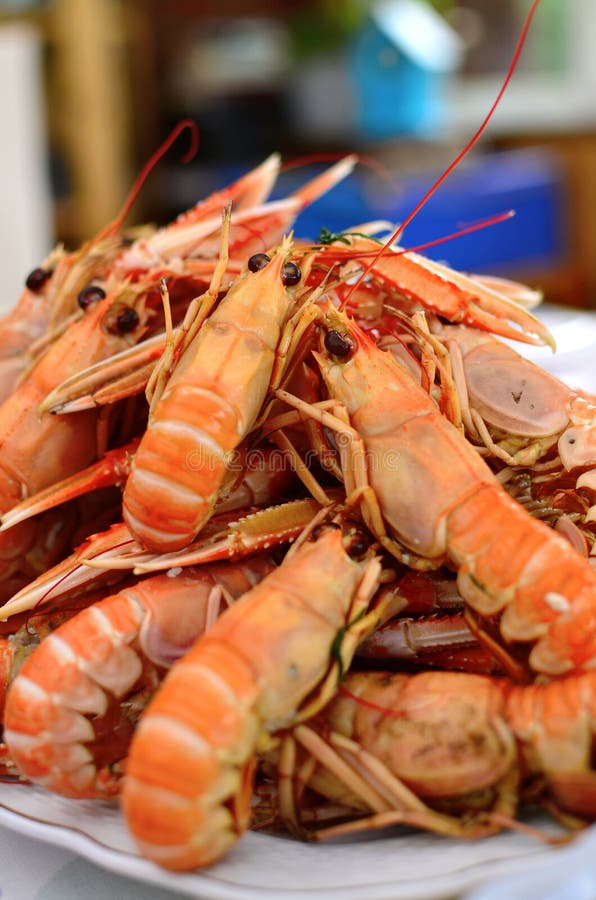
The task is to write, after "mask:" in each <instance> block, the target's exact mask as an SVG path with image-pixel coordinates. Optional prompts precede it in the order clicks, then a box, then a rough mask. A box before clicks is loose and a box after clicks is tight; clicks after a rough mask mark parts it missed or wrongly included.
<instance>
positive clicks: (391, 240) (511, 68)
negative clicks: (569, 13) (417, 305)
mask: <svg viewBox="0 0 596 900" xmlns="http://www.w3.org/2000/svg"><path fill="white" fill-rule="evenodd" d="M539 5H540V0H533V3H532V5H531V7H530V11H529V12H528V15H527V16H526V20H525V22H524V25H523V28H522V31H521V34H520V36H519V38H518V41H517V45H516V47H515V50H514V53H513V57H512V59H511V63H510V64H509V68H508V69H507V74H506V75H505V78H504V80H503V83H502V85H501V87H500V89H499V92H498V94H497V96H496V97H495V100H494V102H493V104H492V106H491V108H490V109H489V111H488V112H487V114H486V116H485V117H484V119H483V121H482V123H481V125H480V126H479V128H478V129H477V130H476V132H475V133H474V134H473V135H472V137H471V138H470V140H469V141H468V143H467V144H466V145H465V147H464V148H463V150H461V151H460V152H459V153H458V154H457V156H456V157H455V159H454V160H453V162H452V163H451V164H450V165H449V166H448V167H447V168H446V169H445V171H444V172H443V174H442V175H441V176H440V177H439V178H437V180H436V181H435V183H434V184H433V185H432V186H431V187H430V188H429V189H428V191H427V192H426V194H425V195H424V196H423V197H422V199H421V200H419V202H418V203H417V204H416V206H415V207H414V209H413V210H412V212H411V213H409V215H407V216H406V218H405V219H404V221H403V222H402V223H401V225H400V226H399V228H397V229H396V230H395V231H394V232H393V234H392V235H391V237H390V238H389V240H388V241H386V242H385V244H384V245H383V246H382V247H381V248H380V250H379V251H378V253H377V254H376V255H375V256H374V257H373V258H372V260H371V261H370V263H369V264H368V266H366V268H365V269H364V271H363V272H362V274H361V275H360V276H359V278H358V280H357V281H356V282H355V283H354V284H353V285H352V288H351V289H350V291H349V293H348V294H347V296H346V298H345V299H344V303H343V304H342V306H343V305H344V304H345V303H346V302H347V300H348V299H349V297H350V296H351V295H352V293H353V292H354V291H355V290H356V288H357V287H358V286H359V285H360V283H361V282H362V281H363V279H364V278H365V277H366V275H367V274H368V273H369V272H370V270H371V269H372V268H373V266H374V264H375V263H376V262H377V260H378V259H380V258H381V256H382V255H383V253H385V251H386V250H387V248H388V247H390V246H391V244H393V243H394V242H395V241H396V240H397V239H398V237H399V236H400V235H401V234H402V232H403V231H404V229H405V228H406V227H407V226H408V225H409V224H410V222H411V221H412V219H413V218H414V216H416V215H417V214H418V213H419V211H420V210H421V209H422V207H423V206H424V205H425V203H426V202H427V201H428V200H429V199H430V197H432V195H433V194H434V193H435V191H436V190H437V188H439V187H440V186H441V184H442V183H443V182H444V181H445V179H446V178H447V176H448V175H450V174H451V172H452V171H453V170H454V169H455V167H456V166H458V165H459V164H460V162H461V161H462V159H463V158H464V156H466V154H467V153H469V151H470V150H471V149H472V147H473V146H474V144H475V143H476V142H477V141H478V139H479V137H480V136H481V135H482V132H483V131H484V130H485V128H486V126H487V125H488V123H489V122H490V120H491V119H492V117H493V114H494V112H495V110H496V108H497V106H498V105H499V103H500V102H501V97H502V96H503V94H504V93H505V91H506V89H507V85H508V84H509V82H510V81H511V77H512V75H513V73H514V71H515V69H516V66H517V63H518V60H519V57H520V55H521V52H522V49H523V46H524V44H525V42H526V38H527V36H528V31H529V30H530V25H531V24H532V19H533V18H534V13H535V12H536V10H537V9H538V6H539Z"/></svg>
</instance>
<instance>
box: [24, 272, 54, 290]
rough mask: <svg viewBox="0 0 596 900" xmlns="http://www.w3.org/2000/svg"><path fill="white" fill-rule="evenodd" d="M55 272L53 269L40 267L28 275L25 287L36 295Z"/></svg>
mask: <svg viewBox="0 0 596 900" xmlns="http://www.w3.org/2000/svg"><path fill="white" fill-rule="evenodd" d="M53 271H54V270H53V269H42V267H41V266H38V267H37V268H36V269H33V271H32V272H29V274H28V275H27V279H26V281H25V287H26V288H27V290H29V291H32V292H33V293H34V294H36V293H37V292H38V291H40V290H41V289H42V287H43V286H44V284H45V283H46V281H47V280H48V278H49V277H50V275H51V274H52V272H53Z"/></svg>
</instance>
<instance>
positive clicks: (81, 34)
mask: <svg viewBox="0 0 596 900" xmlns="http://www.w3.org/2000/svg"><path fill="white" fill-rule="evenodd" d="M529 6H530V0H500V2H498V3H495V2H493V0H462V2H457V0H433V2H430V0H377V2H375V0H341V2H338V0H285V2H277V3H276V2H273V0H268V2H266V0H163V2H162V0H46V2H32V0H0V121H1V122H2V140H1V141H0V197H1V198H2V206H1V207H0V266H1V270H2V275H3V277H2V287H1V290H0V309H3V308H8V307H9V306H10V305H12V303H13V302H14V301H15V300H16V298H17V296H18V294H19V292H20V290H21V287H22V285H23V282H24V279H25V277H26V275H27V274H28V272H29V271H30V270H31V269H32V268H34V267H35V266H37V265H38V264H39V263H40V262H41V260H42V259H43V257H44V256H45V255H46V254H47V252H48V251H49V249H50V248H51V247H52V246H53V245H54V244H55V243H56V242H59V241H60V242H63V243H65V244H66V245H67V246H68V247H74V246H76V245H78V244H79V243H81V242H82V241H83V240H85V239H86V238H88V237H90V236H91V235H92V234H93V233H94V232H96V231H97V230H98V229H100V228H101V227H102V226H104V225H105V224H106V223H107V222H108V221H109V220H110V219H111V218H113V217H114V216H115V215H116V213H117V211H118V209H119V208H120V205H121V203H122V202H123V200H124V197H125V196H126V194H127V191H128V189H129V188H130V186H131V184H132V182H133V181H134V178H135V176H136V174H137V172H138V171H139V170H140V169H141V167H142V165H143V163H144V162H145V161H146V160H147V159H148V158H149V156H150V155H151V154H152V153H153V151H154V150H155V149H156V147H157V146H158V145H159V143H160V142H161V141H162V140H163V139H164V138H165V137H166V136H167V134H168V133H169V131H170V130H171V129H172V128H173V127H174V126H175V125H176V123H177V122H179V121H180V120H181V119H183V118H186V117H190V118H192V119H194V120H195V121H196V122H197V124H198V127H199V130H200V147H199V151H198V153H197V155H196V157H195V159H194V160H193V161H192V162H191V163H188V164H186V165H183V164H182V163H181V162H180V157H181V156H182V155H183V153H184V151H185V149H187V146H188V145H187V139H186V138H185V137H181V138H180V140H179V141H178V142H177V143H176V145H175V146H174V147H173V148H172V150H171V151H169V152H168V153H167V155H166V156H165V158H164V160H163V161H162V162H160V163H159V165H158V166H157V167H156V169H155V171H154V172H153V173H152V174H151V176H150V177H149V179H148V181H147V184H146V185H145V187H144V188H143V190H142V191H141V194H140V196H139V198H138V200H137V202H136V204H135V206H134V208H133V210H132V211H131V213H130V215H129V218H128V220H127V222H128V223H130V224H134V223H138V222H143V221H153V222H157V223H159V224H163V223H165V222H167V221H168V220H169V219H171V218H172V217H173V216H175V215H176V214H178V213H179V212H181V211H182V210H183V209H186V208H187V207H189V206H191V205H193V204H194V203H195V202H196V201H197V200H198V199H199V198H200V197H202V196H204V195H205V194H207V193H209V192H210V191H211V190H213V189H214V188H216V187H219V186H222V185H223V184H224V183H226V182H228V181H229V180H231V179H232V178H234V177H236V176H237V175H238V174H241V173H242V172H244V171H246V170H247V169H248V168H249V167H251V166H252V165H254V164H255V163H257V162H259V161H261V160H262V159H264V158H265V157H266V156H267V155H269V154H270V153H271V152H272V151H273V150H279V151H280V152H281V153H282V154H283V157H284V159H285V160H290V159H293V158H297V157H303V156H304V155H307V154H308V155H310V154H315V155H321V156H323V155H327V154H328V155H330V156H331V157H335V156H336V155H337V156H339V155H341V154H344V153H347V152H352V151H356V152H360V153H362V154H365V155H366V157H367V158H368V159H370V160H371V165H363V166H360V167H359V168H358V170H357V171H356V174H355V175H354V176H353V177H352V178H351V179H350V180H349V181H348V182H346V183H345V184H343V185H340V186H338V187H336V188H335V189H334V190H333V192H332V193H331V194H329V195H328V197H326V198H322V199H321V200H319V201H318V202H317V203H316V204H315V205H314V206H313V207H312V208H311V209H310V210H308V211H306V212H305V213H304V214H303V216H302V217H301V219H300V220H299V224H298V227H297V232H298V233H299V234H300V235H302V236H305V237H312V238H316V236H317V235H318V233H319V230H320V228H321V227H322V226H325V227H327V228H330V229H332V230H342V229H344V230H345V229H347V228H349V227H350V226H352V225H355V224H357V223H361V222H364V221H367V220H369V219H372V218H379V217H382V218H388V219H390V220H392V221H395V222H399V221H400V220H402V219H403V218H404V217H405V216H406V214H407V213H408V212H409V210H410V209H411V208H412V207H413V206H414V205H415V203H416V202H417V200H418V199H419V198H420V197H421V196H422V194H423V193H424V191H425V189H426V188H427V187H428V186H429V185H430V183H431V182H432V180H433V178H434V177H435V176H436V175H437V174H438V173H439V172H440V171H441V170H442V169H443V168H445V167H446V166H447V165H448V164H449V163H450V162H451V161H452V159H453V158H454V157H455V155H456V154H457V152H458V151H459V150H460V149H461V148H462V147H463V146H464V145H465V143H466V142H467V140H468V139H469V138H470V137H471V135H472V134H473V133H474V132H475V130H476V129H477V127H478V126H479V124H480V122H481V121H482V119H483V118H484V116H485V115H486V113H487V112H488V110H489V108H490V105H491V103H492V102H493V100H494V98H495V96H496V93H497V91H498V88H499V86H500V83H501V81H502V79H503V77H504V74H505V72H506V70H507V67H508V65H509V62H510V60H511V56H512V53H513V49H514V46H515V43H516V40H517V38H518V36H519V34H520V31H521V28H522V24H523V20H524V17H525V15H526V13H527V11H528V9H529ZM593 12H594V10H593V3H592V2H591V0H565V2H561V0H542V4H541V6H540V8H539V10H538V13H537V15H536V17H535V19H534V23H533V26H532V30H531V32H530V35H529V38H528V43H527V45H526V47H525V49H524V52H523V55H522V58H521V61H520V64H519V67H518V70H517V71H516V73H515V75H514V77H513V80H512V82H511V84H510V86H509V88H508V91H507V93H506V94H505V96H504V98H503V100H502V103H501V105H500V107H499V109H498V111H497V113H496V114H495V117H494V119H493V120H492V122H491V124H490V126H489V128H488V130H487V132H486V133H485V134H484V135H483V137H482V139H481V140H480V142H479V144H478V145H477V147H476V148H475V149H474V151H473V152H472V153H471V154H470V156H469V157H467V158H466V160H465V161H464V163H462V165H461V166H460V167H459V168H458V170H457V172H455V173H454V174H453V175H451V176H450V178H449V179H448V181H446V182H445V184H444V185H443V186H442V187H441V188H440V190H439V191H438V192H437V194H436V195H435V196H434V197H433V199H432V200H431V201H430V202H429V203H428V205H427V206H426V207H425V208H424V210H423V211H422V212H421V213H420V214H419V216H418V217H417V219H416V220H415V222H414V223H412V225H411V226H410V227H408V229H407V231H406V233H405V235H404V238H403V243H404V245H405V246H411V247H413V246H417V245H419V244H422V243H424V242H426V241H430V240H433V239H436V238H439V237H441V236H443V235H446V234H449V233H451V232H453V231H455V230H457V229H460V228H462V227H464V226H466V225H468V224H470V223H473V222H475V221H478V220H480V219H482V218H484V217H487V216H491V215H493V214H497V213H501V212H504V211H505V210H508V209H515V211H516V216H515V217H514V218H513V219H511V220H510V221H508V222H505V223H502V224H498V225H495V226H493V227H491V228H489V229H486V230H484V231H480V232H476V233H474V234H472V235H469V236H467V237H462V238H458V239H457V240H454V241H452V242H450V243H446V244H442V245H439V246H437V247H435V248H433V249H432V250H429V251H427V252H428V253H429V255H433V256H434V257H435V258H438V259H441V260H446V261H447V262H449V263H451V264H452V265H454V266H456V267H459V268H462V269H464V270H466V271H472V272H474V271H475V272H480V271H485V272H494V273H496V274H501V275H509V276H511V277H516V278H520V279H523V280H526V281H528V282H530V283H531V284H532V285H540V286H542V287H543V288H544V290H545V292H546V294H547V297H548V299H550V300H552V301H554V302H560V303H564V304H569V305H575V306H581V307H587V308H595V307H596V217H595V213H594V211H595V210H596V54H594V52H593V48H594V46H595V45H596V17H595V16H594V14H593ZM373 164H374V165H373ZM376 164H378V165H380V166H382V167H383V169H384V170H385V171H387V172H390V173H391V176H392V178H393V182H392V183H391V184H390V183H389V182H388V180H387V179H386V178H385V177H383V176H382V175H380V174H379V171H378V170H377V168H376ZM311 168H312V165H311V166H310V167H308V168H307V169H306V170H305V169H304V168H299V169H293V170H290V171H288V172H287V173H286V175H284V176H283V177H282V179H281V180H280V183H279V186H278V188H277V194H278V195H280V194H284V193H286V192H287V191H288V190H290V189H291V188H292V187H293V186H294V185H295V184H296V183H299V182H300V181H302V180H305V179H306V178H307V176H308V175H309V174H310V171H311Z"/></svg>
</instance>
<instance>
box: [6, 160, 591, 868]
mask: <svg viewBox="0 0 596 900" xmlns="http://www.w3.org/2000/svg"><path fill="white" fill-rule="evenodd" d="M354 163H355V159H353V158H348V159H345V160H342V161H340V162H339V163H337V164H336V165H334V166H331V167H330V168H329V169H327V170H326V171H325V172H324V173H323V174H322V175H321V176H319V177H317V178H316V179H314V180H313V181H311V182H308V183H307V184H305V185H304V186H303V187H302V188H301V189H300V190H298V191H297V192H296V193H295V194H293V195H291V196H290V197H288V198H286V199H284V200H278V201H271V200H268V196H269V193H270V191H271V189H272V186H273V183H274V181H275V178H276V175H277V171H278V168H279V158H278V157H277V156H272V157H271V158H270V159H268V160H266V161H265V163H263V164H262V165H261V166H259V167H258V168H257V169H255V170H254V171H252V172H250V173H248V174H247V175H246V176H244V177H242V178H241V179H240V180H239V181H237V182H236V183H234V184H233V185H231V186H230V187H229V188H227V189H225V190H223V191H220V192H218V193H216V194H214V195H212V196H211V197H209V198H207V199H206V200H203V201H202V202H200V203H198V204H197V205H196V206H195V207H194V208H193V209H191V210H190V211H189V212H187V213H185V214H184V215H182V216H180V217H179V218H178V219H177V220H176V221H175V222H174V223H172V224H171V225H169V226H166V227H163V228H159V229H151V228H146V229H143V230H142V231H141V232H139V233H136V234H133V235H131V234H130V233H127V232H126V231H125V230H124V228H123V226H122V217H119V218H118V219H117V220H116V221H115V222H114V223H112V225H111V226H109V227H108V228H106V229H105V230H104V231H103V232H102V233H101V234H100V235H98V236H96V237H95V238H93V239H91V240H90V241H88V242H87V243H86V244H85V245H84V246H82V247H81V248H79V249H78V250H77V251H74V252H71V253H67V252H66V251H64V250H62V249H58V250H56V251H54V252H53V253H52V254H51V255H50V257H48V259H47V260H46V261H45V262H44V263H43V264H42V265H41V266H40V267H39V268H37V269H35V270H34V271H33V272H32V273H31V274H30V275H29V277H28V278H27V283H26V289H25V291H24V293H23V295H22V297H21V298H20V300H19V302H18V304H17V306H16V307H15V310H14V311H13V312H12V313H10V314H9V315H8V316H6V317H5V318H4V319H3V320H2V321H1V322H0V335H1V336H2V339H1V340H0V347H1V353H2V356H1V357H0V367H1V368H0V371H1V372H2V375H1V388H2V392H3V394H4V399H3V404H2V406H1V407H0V513H1V527H0V569H1V571H2V582H1V585H0V595H1V602H2V606H1V608H0V617H1V619H2V624H1V637H0V641H1V644H0V646H1V654H0V703H1V705H2V707H3V731H2V739H3V745H2V753H3V756H2V766H3V777H4V778H9V779H15V780H18V781H22V782H24V783H27V782H29V783H34V784H37V785H40V786H42V787H44V788H45V789H47V790H49V791H54V792H57V793H59V794H62V795H64V796H67V797H74V798H100V799H102V800H107V799H113V800H114V801H115V802H119V803H121V807H122V810H123V815H124V817H125V819H126V822H127V824H128V826H129V828H130V830H131V832H132V834H133V836H134V838H135V840H136V842H137V843H138V846H139V848H140V851H141V852H142V853H143V854H144V855H145V856H147V857H148V858H150V859H152V860H154V861H155V862H157V863H159V864H160V865H163V866H165V867H168V868H171V869H192V868H195V867H197V866H205V865H208V864H210V863H212V862H214V861H216V860H218V859H219V858H221V856H222V855H223V854H224V853H225V852H226V851H227V850H228V849H229V848H230V847H231V846H232V845H233V843H234V842H235V841H236V840H237V839H238V838H239V837H240V836H241V835H242V833H243V832H244V831H245V830H246V829H247V828H249V827H254V828H270V829H273V830H278V829H285V830H286V831H290V832H291V833H293V834H295V835H297V836H300V837H305V838H310V839H317V840H322V839H323V838H325V837H330V836H334V835H338V834H343V833H346V832H349V831H353V830H360V829H367V828H373V827H381V826H383V827H385V826H387V825H401V826H404V825H405V826H410V827H416V828H422V829H428V830H431V831H433V832H436V833H439V834H445V835H454V836H458V837H464V838H468V837H477V836H484V835H488V834H492V833H495V832H497V831H499V830H500V829H502V828H503V827H527V826H522V825H521V823H519V822H518V820H517V817H518V813H519V810H520V808H521V807H522V805H523V804H524V803H527V802H531V803H534V804H536V803H538V804H541V805H543V806H544V807H545V808H546V809H547V810H549V811H550V812H551V813H552V814H553V815H554V816H556V817H557V818H558V819H559V820H560V821H561V822H563V823H564V824H565V826H567V827H568V828H569V829H574V828H577V827H581V826H582V825H583V824H585V823H586V822H588V821H590V820H592V819H594V818H595V817H596V774H595V771H594V769H593V768H592V762H593V759H594V747H595V746H596V743H595V741H596V724H595V723H596V672H595V671H594V670H595V666H596V570H595V569H594V568H593V567H592V565H591V562H592V561H593V559H594V553H595V552H596V551H595V550H594V547H595V541H596V531H595V530H594V522H595V520H596V506H595V505H594V493H595V491H596V453H595V451H594V446H595V444H594V428H595V426H596V405H595V404H594V402H593V399H592V398H591V397H589V396H587V395H586V394H583V393H581V392H580V391H576V390H573V389H571V388H569V387H567V386H566V385H564V384H562V383H561V382H559V381H557V380H556V379H555V378H554V377H552V376H551V375H549V374H547V373H546V372H545V371H543V370H541V369H540V368H539V367H537V366H536V365H534V364H533V363H530V362H529V361H527V360H526V359H525V358H524V357H523V356H521V355H520V354H518V353H517V352H516V351H515V350H513V349H512V348H511V346H510V342H511V340H517V341H519V342H525V343H532V344H549V343H552V339H551V336H550V334H549V332H548V330H547V329H546V328H545V327H544V326H543V324H542V323H541V322H540V321H539V320H538V319H537V318H535V316H534V315H533V314H532V313H531V312H530V307H531V306H532V305H533V304H536V303H538V302H539V300H540V296H539V295H538V294H537V293H536V292H535V291H533V290H531V289H529V288H525V287H524V286H522V285H519V284H516V283H513V282H510V281H505V280H500V279H495V278H489V277H485V276H467V275H463V274H462V273H459V272H456V271H454V270H452V269H449V268H448V267H446V266H444V265H440V264H438V263H435V262H431V261H430V260H429V259H426V258H425V257H423V256H420V255H419V254H417V253H415V252H412V251H404V250H402V249H401V248H400V247H399V246H398V245H396V244H395V243H394V242H391V241H383V240H379V237H378V235H377V234H376V233H375V227H374V226H369V227H367V226H359V227H357V228H355V229H354V230H353V231H346V232H344V233H342V234H339V235H332V234H329V233H328V232H326V233H325V235H324V237H323V236H322V238H321V240H319V241H318V242H312V241H311V242H306V241H303V240H297V239H295V238H294V237H293V235H292V226H293V221H294V219H295V217H296V216H297V214H298V213H299V212H300V210H301V209H303V208H304V206H305V205H306V204H307V203H310V202H312V201H313V200H315V199H316V198H317V196H319V195H320V194H321V193H322V192H323V191H326V190H328V189H330V188H331V187H333V185H334V184H336V183H337V182H338V181H339V180H340V179H342V178H344V177H346V176H347V175H349V173H350V171H351V169H352V167H353V165H354ZM501 338H507V339H509V341H508V342H504V341H503V340H501Z"/></svg>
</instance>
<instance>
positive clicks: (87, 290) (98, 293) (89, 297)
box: [77, 284, 106, 309]
mask: <svg viewBox="0 0 596 900" xmlns="http://www.w3.org/2000/svg"><path fill="white" fill-rule="evenodd" d="M105 295H106V292H105V291H104V289H103V288H100V286H99V285H98V284H88V285H87V287H84V288H83V290H82V291H79V296H78V297H77V303H78V304H79V306H80V307H81V309H88V307H89V306H91V305H92V304H94V303H98V302H99V301H100V300H103V298H104V297H105Z"/></svg>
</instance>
